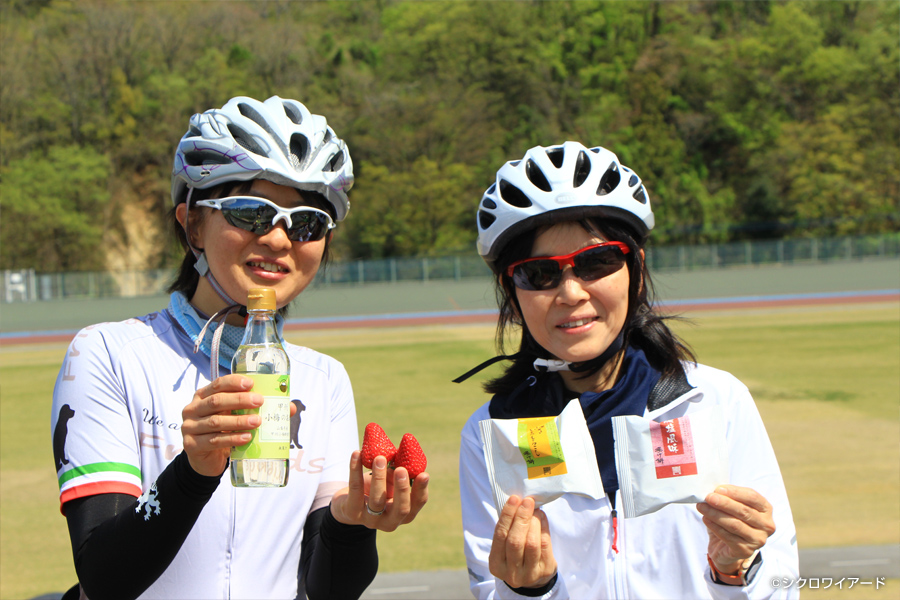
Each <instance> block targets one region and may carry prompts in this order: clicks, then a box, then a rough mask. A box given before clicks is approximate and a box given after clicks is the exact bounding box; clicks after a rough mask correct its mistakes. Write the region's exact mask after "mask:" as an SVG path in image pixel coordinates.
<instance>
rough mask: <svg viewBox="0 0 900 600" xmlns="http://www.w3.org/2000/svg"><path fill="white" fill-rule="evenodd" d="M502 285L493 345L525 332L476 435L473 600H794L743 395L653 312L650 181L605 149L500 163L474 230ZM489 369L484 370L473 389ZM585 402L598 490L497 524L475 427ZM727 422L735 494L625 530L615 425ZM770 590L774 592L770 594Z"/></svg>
mask: <svg viewBox="0 0 900 600" xmlns="http://www.w3.org/2000/svg"><path fill="white" fill-rule="evenodd" d="M477 225H478V250H479V252H480V253H481V255H482V257H483V258H484V259H485V261H486V262H487V263H488V265H489V266H490V267H491V269H492V270H493V271H494V274H495V276H496V283H497V292H498V299H499V302H500V319H499V323H498V330H497V340H498V341H499V343H500V344H501V349H502V341H503V340H504V339H509V338H508V334H509V330H510V329H511V328H513V327H516V328H519V329H520V338H519V339H520V341H519V347H518V351H517V352H516V353H514V354H512V355H503V356H500V357H498V358H497V359H494V361H496V360H500V359H506V360H510V361H512V362H511V363H510V364H509V365H508V366H507V367H506V369H505V371H504V372H503V373H502V374H501V375H500V376H499V377H496V378H495V379H493V380H490V381H488V382H487V384H486V385H485V389H486V390H487V391H488V392H490V393H491V394H493V396H492V398H491V400H490V402H488V403H486V404H484V405H483V406H482V407H481V408H479V409H478V410H477V411H476V412H475V413H474V414H473V415H472V417H471V418H470V419H469V421H468V422H467V423H466V425H465V428H464V429H463V433H462V444H461V450H460V492H461V500H462V516H463V529H464V537H465V553H466V560H467V563H468V572H469V577H470V586H471V589H472V592H473V594H474V595H475V596H476V597H478V598H520V597H543V598H568V597H571V598H584V599H587V598H590V599H595V598H723V599H724V598H742V597H753V598H767V597H791V596H795V595H796V591H795V590H796V588H785V587H783V586H782V585H780V583H781V582H783V581H788V580H791V579H793V581H796V575H797V572H798V558H797V546H796V537H795V529H794V525H793V519H792V516H791V510H790V506H789V503H788V499H787V495H786V493H785V489H784V484H783V482H782V478H781V474H780V471H779V468H778V464H777V462H776V460H775V456H774V453H773V451H772V447H771V444H770V443H769V439H768V436H767V434H766V432H765V428H764V426H763V423H762V421H761V419H760V417H759V414H758V412H757V410H756V407H755V405H754V403H753V400H752V398H751V397H750V394H749V392H748V391H747V388H746V387H745V386H743V385H742V384H741V383H740V382H739V381H737V380H736V379H735V378H734V377H732V376H731V375H729V374H727V373H724V372H722V371H718V370H715V369H712V368H710V367H706V366H703V365H698V364H696V362H695V360H694V358H693V355H692V354H691V352H690V350H689V349H688V348H687V347H686V345H684V344H683V343H682V342H681V341H680V340H679V339H678V338H677V337H676V336H675V335H674V334H673V333H672V332H671V331H670V330H669V328H668V327H667V326H666V324H665V321H664V318H663V317H662V316H660V315H659V314H658V313H657V312H656V311H655V310H654V307H653V304H652V301H651V299H650V298H651V296H650V288H651V282H650V276H649V273H648V272H647V268H646V265H645V263H644V250H643V248H644V243H645V241H646V239H647V236H648V235H649V233H650V230H651V229H652V228H653V225H654V218H653V213H652V211H651V207H650V200H649V197H648V194H647V192H646V190H645V189H644V186H643V184H642V183H641V180H640V178H639V177H638V176H637V175H636V174H635V173H634V172H632V171H631V170H630V169H628V168H627V167H625V166H623V165H622V164H621V163H620V162H619V161H618V159H617V158H616V156H615V155H614V154H613V153H612V152H610V151H608V150H606V149H604V148H599V147H595V148H586V147H584V146H583V145H582V144H580V143H577V142H566V143H564V144H562V145H559V146H552V147H546V148H545V147H540V146H538V147H535V148H532V149H531V150H529V151H528V152H527V153H526V154H525V156H524V157H523V158H522V159H521V160H517V161H511V162H508V163H506V164H505V165H504V166H503V167H501V169H500V170H499V171H498V172H497V178H496V182H495V183H494V184H493V185H491V187H490V188H489V189H488V190H487V191H486V192H485V194H484V196H483V197H482V199H481V202H480V204H479V207H478V213H477ZM494 361H488V363H485V365H482V366H481V367H479V368H476V369H474V370H473V371H471V372H470V373H467V374H466V375H465V376H463V377H461V378H460V380H462V379H464V378H465V377H467V376H468V375H470V374H471V373H473V372H475V371H477V370H478V369H480V368H483V367H484V366H486V365H487V364H490V363H491V362H494ZM574 399H577V400H578V401H579V404H580V405H581V407H582V409H583V412H584V414H585V419H586V421H587V425H588V430H589V432H590V435H591V439H592V442H593V446H594V450H595V452H596V457H597V464H598V467H599V470H600V475H601V480H602V483H603V491H604V492H605V494H604V495H602V496H603V497H602V498H601V499H599V500H595V499H591V498H588V497H585V496H581V495H575V494H564V495H563V496H561V497H559V498H558V499H556V500H554V501H552V502H549V503H547V504H545V505H544V506H543V507H541V508H535V504H534V500H533V499H532V498H524V499H523V498H520V497H517V496H512V497H510V499H509V501H508V502H507V503H506V505H505V506H504V507H503V508H502V510H500V511H498V510H497V509H495V507H494V502H493V498H494V496H493V492H492V490H491V487H490V479H489V476H488V473H487V468H486V464H485V456H484V450H483V446H482V440H481V435H480V433H479V422H480V421H482V420H485V419H491V418H494V419H516V418H526V417H538V416H548V415H558V414H559V413H560V411H561V410H562V409H563V408H564V407H565V406H566V404H567V403H568V402H569V401H571V400H574ZM713 405H719V406H721V408H722V412H723V414H724V418H725V421H726V430H725V431H726V433H725V437H726V441H727V445H728V449H729V452H730V456H731V460H730V464H729V474H730V482H729V483H728V484H724V483H725V482H723V484H724V485H721V486H719V487H718V488H716V490H715V492H714V493H711V494H710V495H709V496H707V498H706V502H701V503H698V504H696V505H691V504H669V505H667V506H665V507H664V508H662V509H660V510H658V511H657V512H653V513H651V514H645V515H643V516H639V517H635V518H631V519H627V520H625V519H622V518H617V513H616V506H617V500H619V502H618V504H619V505H620V510H621V493H620V490H619V481H618V476H617V472H616V462H615V455H614V441H613V431H612V425H611V419H612V417H614V416H619V415H643V416H646V417H649V418H652V419H656V420H658V421H663V420H666V419H672V418H676V417H681V416H684V415H685V414H688V415H689V414H691V413H692V412H693V411H695V410H700V409H701V408H706V407H709V406H713ZM775 579H777V581H776V582H775V583H774V584H773V583H772V582H773V580H775Z"/></svg>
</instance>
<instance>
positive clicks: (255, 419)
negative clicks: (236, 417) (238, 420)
mask: <svg viewBox="0 0 900 600" xmlns="http://www.w3.org/2000/svg"><path fill="white" fill-rule="evenodd" d="M247 422H248V423H250V426H251V427H258V426H259V424H260V423H262V417H260V416H259V415H250V418H249V419H247Z"/></svg>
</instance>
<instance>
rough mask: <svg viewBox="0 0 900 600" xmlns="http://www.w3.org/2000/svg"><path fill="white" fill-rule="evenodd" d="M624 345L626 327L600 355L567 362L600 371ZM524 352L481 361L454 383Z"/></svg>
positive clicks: (576, 368)
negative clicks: (580, 360)
mask: <svg viewBox="0 0 900 600" xmlns="http://www.w3.org/2000/svg"><path fill="white" fill-rule="evenodd" d="M624 345H625V328H624V327H623V328H622V330H621V331H620V332H619V335H617V336H616V339H614V340H613V342H612V344H610V345H609V347H608V348H607V349H606V350H604V351H603V352H602V353H601V354H600V355H599V356H597V357H595V358H592V359H591V360H586V361H584V362H580V363H567V365H568V370H569V371H572V372H573V373H591V372H594V371H599V370H600V369H601V368H603V365H605V364H606V363H607V362H608V361H609V359H610V358H612V357H613V356H615V355H616V354H617V353H618V352H619V350H621V349H622V346H624ZM523 354H525V353H523V352H516V353H515V354H501V355H500V356H495V357H494V358H490V359H488V360H486V361H484V362H483V363H481V364H480V365H478V366H477V367H475V368H474V369H471V370H469V371H467V372H465V373H463V374H462V375H460V376H459V377H457V378H456V379H454V380H453V383H462V382H463V381H465V380H466V379H468V378H469V377H471V376H472V375H475V374H476V373H478V372H480V371H483V370H484V369H486V368H488V367H489V366H491V365H492V364H494V363H497V362H500V361H501V360H516V359H518V358H520V357H521V356H523ZM534 368H535V370H536V371H541V372H545V371H547V370H548V369H547V367H546V366H539V365H537V364H535V366H534Z"/></svg>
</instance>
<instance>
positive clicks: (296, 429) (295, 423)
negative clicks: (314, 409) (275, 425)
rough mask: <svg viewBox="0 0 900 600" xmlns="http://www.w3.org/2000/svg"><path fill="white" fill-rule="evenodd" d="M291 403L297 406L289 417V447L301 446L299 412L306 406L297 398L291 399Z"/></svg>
mask: <svg viewBox="0 0 900 600" xmlns="http://www.w3.org/2000/svg"><path fill="white" fill-rule="evenodd" d="M291 404H293V405H294V406H296V407H297V412H296V413H294V416H293V417H291V448H302V447H303V445H302V444H300V438H299V435H300V413H302V412H303V411H304V410H306V406H305V405H304V404H303V403H302V402H300V401H299V400H291Z"/></svg>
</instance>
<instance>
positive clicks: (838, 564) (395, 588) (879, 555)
mask: <svg viewBox="0 0 900 600" xmlns="http://www.w3.org/2000/svg"><path fill="white" fill-rule="evenodd" d="M800 574H801V576H802V577H803V578H805V579H807V580H813V579H820V580H821V579H822V578H830V579H832V580H834V581H837V580H839V579H840V578H842V577H854V578H856V577H858V578H859V580H860V581H870V582H874V580H875V578H876V577H883V578H885V579H900V545H896V546H859V547H853V548H816V549H810V550H801V551H800ZM845 585H847V584H845ZM872 585H873V586H874V583H873V584H872ZM873 589H874V588H873ZM362 597H363V598H364V599H366V600H388V599H390V600H465V599H470V598H472V595H471V594H470V593H469V580H468V577H467V576H466V572H465V571H464V570H453V571H430V572H416V571H413V572H408V573H380V574H379V575H378V576H377V577H376V578H375V581H374V582H372V585H370V586H369V589H368V590H366V593H364V594H363V596H362Z"/></svg>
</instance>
